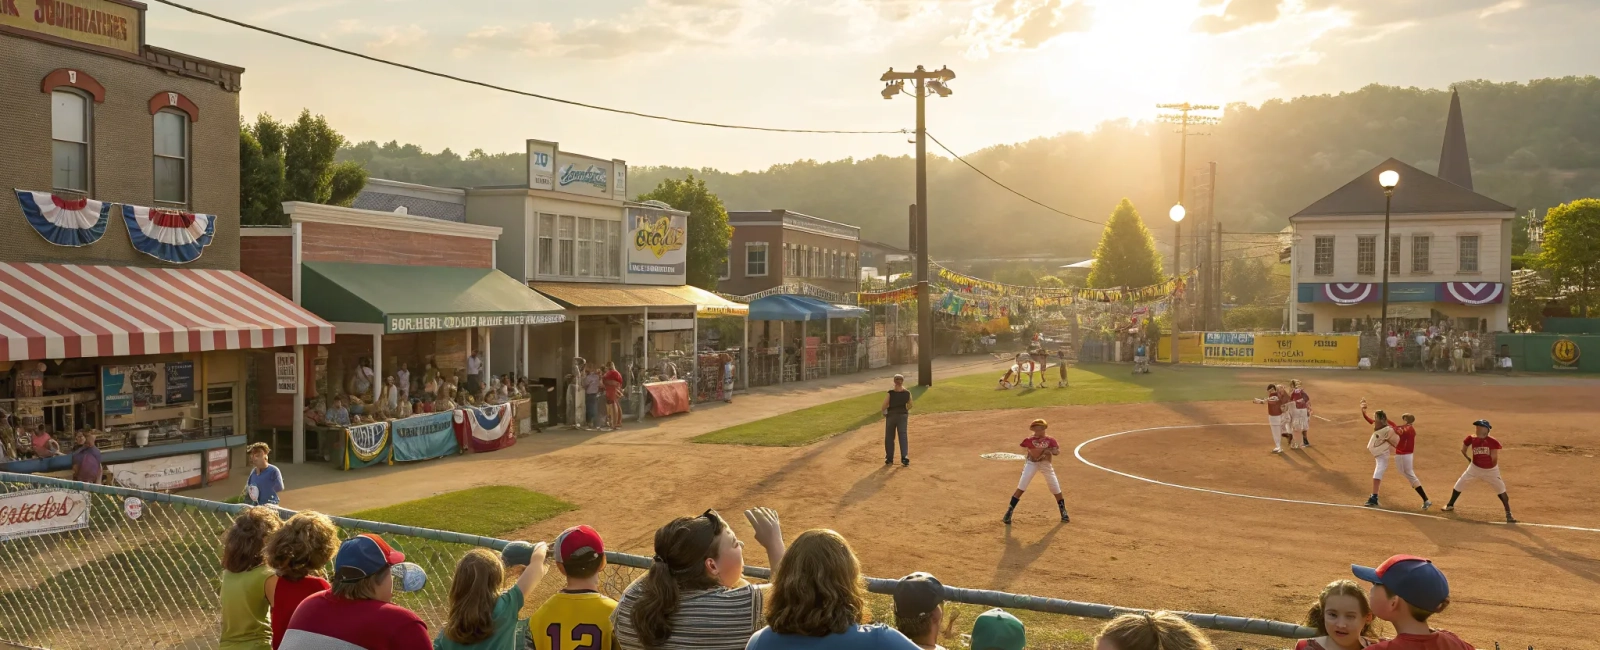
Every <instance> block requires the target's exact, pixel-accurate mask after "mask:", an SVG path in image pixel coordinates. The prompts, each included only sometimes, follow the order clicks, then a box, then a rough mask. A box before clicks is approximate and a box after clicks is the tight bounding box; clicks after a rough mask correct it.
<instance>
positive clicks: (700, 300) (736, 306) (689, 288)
mask: <svg viewBox="0 0 1600 650" xmlns="http://www.w3.org/2000/svg"><path fill="white" fill-rule="evenodd" d="M657 289H660V290H661V291H665V292H667V293H670V294H672V295H674V296H677V297H679V298H683V299H685V300H688V301H689V302H692V303H694V305H695V315H696V316H698V317H700V318H716V317H720V316H747V315H749V314H750V305H746V304H742V303H737V302H734V301H732V300H728V299H727V298H723V297H722V296H719V295H717V294H714V293H711V292H710V291H706V290H705V289H701V288H700V287H696V286H693V285H688V284H685V285H682V286H677V287H657Z"/></svg>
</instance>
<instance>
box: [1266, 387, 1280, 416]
mask: <svg viewBox="0 0 1600 650" xmlns="http://www.w3.org/2000/svg"><path fill="white" fill-rule="evenodd" d="M1282 398H1283V396H1282V395H1279V394H1278V391H1275V390H1269V391H1267V415H1283V399H1282Z"/></svg>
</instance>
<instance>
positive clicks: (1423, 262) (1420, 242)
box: [1411, 235, 1429, 273]
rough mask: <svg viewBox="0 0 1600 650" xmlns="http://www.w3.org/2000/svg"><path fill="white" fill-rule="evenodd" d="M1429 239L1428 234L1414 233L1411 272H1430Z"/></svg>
mask: <svg viewBox="0 0 1600 650" xmlns="http://www.w3.org/2000/svg"><path fill="white" fill-rule="evenodd" d="M1428 239H1429V238H1428V236H1427V235H1412V236H1411V272H1412V273H1427V272H1428V244H1429V241H1428Z"/></svg>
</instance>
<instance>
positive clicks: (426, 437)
mask: <svg viewBox="0 0 1600 650" xmlns="http://www.w3.org/2000/svg"><path fill="white" fill-rule="evenodd" d="M389 435H390V437H391V438H392V439H393V440H394V442H393V444H394V459H395V460H397V461H413V460H428V459H430V458H441V457H444V456H449V455H452V454H456V453H459V452H460V451H461V448H460V447H458V446H457V445H456V430H455V420H454V416H453V415H452V413H451V412H449V411H446V412H444V413H428V414H426V415H415V416H412V417H409V418H404V419H400V420H391V421H390V422H389Z"/></svg>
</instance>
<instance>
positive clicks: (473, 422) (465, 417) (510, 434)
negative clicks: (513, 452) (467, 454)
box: [452, 404, 517, 453]
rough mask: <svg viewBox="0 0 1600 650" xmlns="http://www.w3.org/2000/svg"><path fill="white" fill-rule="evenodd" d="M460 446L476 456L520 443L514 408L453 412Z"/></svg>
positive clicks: (490, 407) (506, 405)
mask: <svg viewBox="0 0 1600 650" xmlns="http://www.w3.org/2000/svg"><path fill="white" fill-rule="evenodd" d="M452 413H453V414H454V415H453V417H454V420H455V430H456V439H457V442H458V444H460V445H461V446H462V447H465V448H467V449H469V450H471V451H472V452H473V453H479V452H485V451H494V450H496V449H504V448H506V447H510V446H511V445H514V444H516V443H517V432H516V427H514V426H512V420H513V417H512V410H511V405H510V404H495V405H491V406H481V407H477V408H464V409H456V410H455V411H452Z"/></svg>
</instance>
